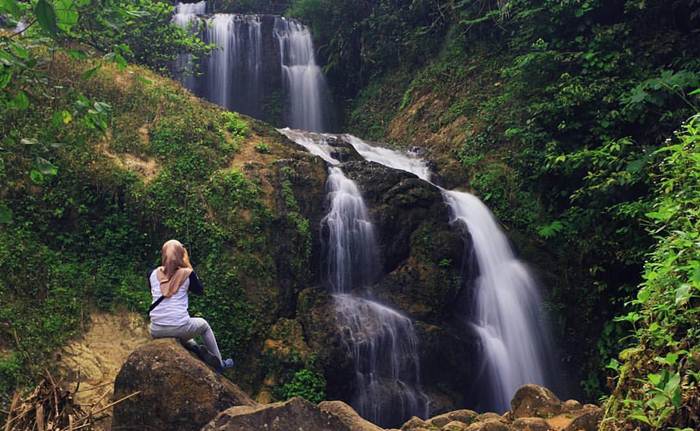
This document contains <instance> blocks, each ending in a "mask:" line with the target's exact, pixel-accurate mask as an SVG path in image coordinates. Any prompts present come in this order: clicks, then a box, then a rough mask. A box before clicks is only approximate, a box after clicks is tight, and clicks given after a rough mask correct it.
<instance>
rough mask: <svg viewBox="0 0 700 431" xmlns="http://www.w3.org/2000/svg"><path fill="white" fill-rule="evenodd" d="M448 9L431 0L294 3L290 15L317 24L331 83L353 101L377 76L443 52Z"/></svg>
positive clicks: (308, 0)
mask: <svg viewBox="0 0 700 431" xmlns="http://www.w3.org/2000/svg"><path fill="white" fill-rule="evenodd" d="M448 9H449V6H448V5H447V2H442V1H438V2H433V1H427V0H411V1H408V0H399V1H396V0H363V1H357V0H342V1H337V0H294V1H293V2H291V6H290V8H289V11H288V12H287V13H288V14H289V15H291V16H294V17H297V18H299V19H301V20H302V21H304V22H306V23H308V24H310V25H311V28H312V30H313V32H314V35H315V36H316V38H317V39H319V40H320V42H321V43H320V46H321V55H322V56H323V57H324V64H325V65H326V71H327V72H328V74H329V77H330V79H331V80H332V81H333V82H334V83H335V86H336V88H337V90H338V91H339V93H341V94H343V95H348V96H353V95H354V94H355V93H356V92H357V90H359V89H360V88H361V87H362V86H364V85H365V84H367V83H368V82H369V79H370V78H372V77H374V76H375V75H377V74H379V73H382V72H385V71H387V70H388V69H389V68H391V67H396V66H398V65H399V64H414V65H420V64H421V63H422V62H423V61H424V59H425V58H428V57H430V55H431V54H432V53H433V52H435V51H437V50H438V48H439V43H440V39H441V35H443V34H444V32H445V31H446V24H447V20H446V15H447V13H448V12H447V11H448Z"/></svg>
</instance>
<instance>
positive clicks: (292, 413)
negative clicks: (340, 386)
mask: <svg viewBox="0 0 700 431" xmlns="http://www.w3.org/2000/svg"><path fill="white" fill-rule="evenodd" d="M259 430H265V431H292V430H293V431H354V430H355V429H354V428H351V427H350V426H348V425H346V424H345V423H343V421H341V420H340V419H339V418H337V417H336V416H334V415H332V414H330V413H328V412H326V411H323V410H321V409H320V408H319V407H318V406H315V405H313V404H311V403H310V402H308V401H306V400H304V399H303V398H298V397H296V398H292V399H290V400H288V401H285V402H279V403H274V404H267V405H262V406H237V407H231V408H230V409H228V410H225V411H223V412H221V413H220V414H219V415H218V416H217V417H216V418H215V419H214V420H212V421H211V422H209V424H207V425H206V426H205V427H204V428H202V431H259Z"/></svg>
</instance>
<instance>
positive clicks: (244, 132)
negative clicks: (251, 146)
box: [222, 111, 250, 137]
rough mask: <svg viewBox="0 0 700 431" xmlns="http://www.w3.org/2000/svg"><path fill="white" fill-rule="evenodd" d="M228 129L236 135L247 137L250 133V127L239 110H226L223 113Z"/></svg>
mask: <svg viewBox="0 0 700 431" xmlns="http://www.w3.org/2000/svg"><path fill="white" fill-rule="evenodd" d="M222 115H223V117H224V121H225V124H224V126H225V127H226V130H228V131H229V132H230V133H231V134H233V135H234V136H239V137H246V136H248V135H249V134H250V127H249V126H248V122H247V121H245V120H244V119H243V118H242V117H241V116H240V114H239V113H237V112H230V111H227V112H224V113H223V114H222Z"/></svg>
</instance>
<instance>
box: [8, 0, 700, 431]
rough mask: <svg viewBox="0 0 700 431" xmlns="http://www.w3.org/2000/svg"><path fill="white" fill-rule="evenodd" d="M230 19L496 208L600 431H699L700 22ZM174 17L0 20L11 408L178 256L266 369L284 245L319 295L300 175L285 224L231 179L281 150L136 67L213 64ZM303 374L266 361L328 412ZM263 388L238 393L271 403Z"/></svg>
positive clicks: (513, 8) (642, 13)
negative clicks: (282, 38) (309, 44)
mask: <svg viewBox="0 0 700 431" xmlns="http://www.w3.org/2000/svg"><path fill="white" fill-rule="evenodd" d="M214 6H215V7H216V8H218V9H228V10H232V11H240V12H251V11H253V12H277V11H280V10H282V9H288V13H289V14H291V15H293V16H296V17H298V18H299V19H301V20H303V21H305V22H306V23H308V24H309V25H310V26H311V27H312V29H313V31H314V34H315V37H316V39H317V40H318V42H319V46H320V52H319V55H320V57H322V60H323V61H324V63H325V65H326V70H327V72H328V75H329V78H330V81H331V83H332V84H333V87H334V90H335V93H336V95H337V96H338V97H337V99H338V100H347V101H348V103H347V105H346V106H345V108H346V118H345V120H346V121H345V123H346V127H347V128H348V129H349V130H351V131H353V132H355V133H357V134H358V135H360V136H363V137H366V138H374V139H382V140H386V141H389V142H392V143H394V144H396V145H404V146H413V145H417V146H419V147H423V148H425V149H426V151H427V155H428V156H429V157H430V158H432V159H433V160H435V162H436V165H437V168H438V171H439V173H440V177H441V179H442V180H443V181H444V182H445V183H446V184H448V185H450V186H463V187H464V186H466V187H469V188H471V189H473V190H475V191H476V193H477V194H478V195H479V196H481V197H482V198H483V199H484V200H485V201H486V202H487V203H488V205H489V206H490V207H491V208H492V209H493V210H494V212H495V213H496V214H497V215H498V217H499V218H500V220H502V222H503V223H504V224H505V225H506V226H507V228H508V229H509V230H510V235H511V237H512V238H513V239H514V242H515V243H516V245H517V246H518V248H519V249H520V250H521V252H522V253H523V254H524V255H525V256H526V257H527V258H528V259H529V260H531V261H533V263H534V264H535V265H536V266H537V267H539V268H542V269H543V273H542V277H543V279H544V281H545V284H546V285H547V286H549V290H550V291H549V295H548V298H549V304H550V307H551V311H552V313H553V315H554V316H555V317H554V319H555V323H556V325H555V327H557V328H559V329H560V333H559V334H558V335H559V338H560V340H561V343H562V345H563V346H564V351H565V352H564V353H565V355H564V360H565V362H566V363H568V364H569V366H570V368H574V369H577V371H579V372H577V378H578V379H579V380H581V386H582V387H583V389H584V390H585V391H586V394H587V396H588V397H589V398H591V399H601V397H602V399H604V400H605V402H606V418H605V421H604V425H603V427H605V428H607V429H624V428H625V427H641V428H644V429H673V428H674V427H675V428H677V429H696V428H698V427H699V426H700V418H699V417H698V413H697V412H698V411H700V350H698V345H700V333H699V332H698V331H699V330H700V329H699V328H698V323H697V322H698V318H699V317H700V316H698V314H700V312H699V310H700V308H699V307H700V303H699V301H700V299H699V298H700V254H699V250H700V233H699V232H700V223H699V220H698V208H700V153H699V152H698V148H697V146H698V140H699V139H700V118H699V117H698V111H699V107H700V97H699V92H698V90H697V89H698V87H700V45H699V44H698V43H697V40H698V37H699V36H700V32H699V29H700V1H698V0H685V1H683V0H671V1H662V0H646V1H641V0H613V1H604V0H565V1H561V0H458V1H452V0H451V1H447V0H445V1H443V0H412V1H406V0H363V1H356V0H292V1H275V0H248V1H239V2H232V1H226V0H217V1H215V2H214ZM171 13H172V6H171V5H170V4H169V3H167V2H161V1H156V0H129V1H117V0H34V1H30V2H23V1H16V0H0V24H1V25H2V27H3V28H5V30H0V119H1V120H2V122H0V140H1V141H0V184H2V186H0V187H1V188H0V227H1V228H2V229H0V261H2V262H3V271H2V273H1V274H0V297H1V298H2V302H1V303H0V395H1V396H2V397H3V399H4V400H5V401H6V400H7V396H8V394H9V393H10V392H11V391H12V390H14V388H15V387H16V386H18V385H19V386H21V385H23V384H28V383H30V382H31V380H32V379H33V378H34V377H35V376H36V375H37V374H38V373H40V372H41V370H42V368H43V367H44V366H45V365H46V364H47V362H49V361H50V357H51V353H52V352H54V351H55V349H56V348H58V347H60V346H61V345H62V344H63V343H64V342H65V341H66V340H67V339H69V338H70V337H71V336H73V335H74V334H75V333H76V332H78V331H80V328H81V323H82V320H83V317H84V316H85V315H87V314H89V312H90V310H91V309H92V308H93V307H101V308H107V309H109V308H114V307H117V306H126V307H131V308H134V309H138V310H143V308H144V307H145V304H146V302H147V301H148V293H147V291H145V289H144V288H143V285H144V280H143V279H144V276H143V274H142V272H143V268H147V267H150V266H152V265H154V264H155V263H156V262H157V258H158V253H157V250H158V247H159V245H160V243H161V242H162V241H163V240H164V239H167V238H169V237H178V238H180V239H182V240H183V241H184V242H185V243H186V244H187V245H188V246H189V248H190V249H191V250H192V252H193V260H194V261H195V264H196V267H197V270H198V271H199V272H200V274H201V276H202V278H203V279H204V280H205V282H206V285H207V288H208V289H211V291H213V292H214V294H213V295H208V296H206V297H204V298H203V299H201V300H200V301H198V302H194V303H193V307H194V309H195V311H196V312H204V311H206V315H207V317H208V318H210V320H211V321H212V323H213V326H214V328H215V330H216V331H217V333H219V334H220V339H221V340H222V341H223V342H222V344H223V346H222V347H223V350H227V351H231V350H236V351H245V350H250V351H252V350H251V345H252V343H253V341H259V340H260V339H261V338H262V337H264V336H265V334H267V329H268V327H269V326H270V325H272V324H273V323H274V321H275V319H277V317H279V315H280V314H284V312H283V310H282V309H283V308H284V306H283V305H279V304H278V305H275V306H274V307H275V308H274V309H273V310H269V309H265V308H264V307H266V306H267V304H268V303H270V302H269V299H270V298H269V297H268V296H266V295H268V294H269V293H270V292H272V291H274V289H271V288H270V286H273V285H274V284H275V283H276V282H277V281H278V277H279V274H277V273H276V272H275V270H274V269H273V268H279V266H280V265H279V263H278V262H275V261H274V255H275V253H276V250H278V249H277V247H280V244H279V243H278V242H279V241H278V240H279V238H281V237H284V236H288V237H289V244H293V246H292V247H295V248H294V249H293V250H286V253H285V254H287V255H292V256H298V258H297V259H294V260H293V261H292V262H286V263H285V264H286V265H288V266H289V267H290V268H293V271H290V272H293V273H295V274H301V278H302V279H303V277H304V276H307V275H308V274H306V272H307V271H308V267H307V265H306V263H307V259H308V258H309V255H310V250H309V247H310V245H309V235H310V234H309V223H308V220H306V219H304V218H303V217H302V216H300V215H299V205H298V203H297V202H296V200H295V196H294V193H293V192H292V186H291V183H290V181H291V178H293V177H294V175H296V174H295V172H294V171H293V170H292V169H289V168H283V169H281V170H279V172H277V173H276V174H275V175H276V176H277V179H278V180H279V182H280V183H279V184H278V186H279V187H278V189H279V190H281V193H282V196H281V197H280V199H281V202H282V203H279V202H276V201H275V202H276V203H275V204H272V203H271V201H273V200H274V199H276V198H274V197H272V196H270V194H269V193H268V192H266V191H265V187H264V183H265V180H264V179H262V176H256V175H253V174H251V173H250V172H247V171H244V170H243V169H242V167H241V166H240V165H237V164H236V163H235V162H234V161H232V160H235V156H236V154H238V153H239V152H240V151H242V150H241V149H242V148H249V149H250V148H253V150H252V151H253V152H254V153H255V154H257V155H258V157H260V158H261V160H262V161H263V164H265V163H267V164H272V161H274V160H277V159H278V158H279V157H280V156H281V155H282V154H283V151H282V150H281V149H280V148H279V145H277V144H276V143H275V142H273V141H271V140H269V139H268V138H267V137H266V132H265V129H264V127H263V126H260V125H256V124H255V123H253V122H250V121H248V120H246V119H242V118H240V117H239V116H237V115H235V114H231V113H222V112H221V111H219V110H216V109H214V108H212V107H209V106H207V105H204V104H202V103H200V102H196V101H193V100H192V99H191V98H190V96H189V95H187V94H186V93H185V92H183V91H182V90H181V89H179V87H178V86H177V85H176V84H174V83H171V82H169V81H164V80H162V79H161V78H160V77H159V76H157V75H156V74H154V73H153V72H151V71H147V70H146V69H142V68H136V67H128V66H127V63H140V64H142V65H144V66H146V67H148V68H150V69H151V70H152V71H155V72H159V73H161V74H168V73H170V67H171V65H172V63H173V60H174V59H175V58H176V56H177V55H178V54H179V53H184V52H188V53H191V54H193V55H195V56H200V55H206V53H207V52H208V51H209V50H210V49H211V48H210V47H207V46H205V45H204V44H203V43H202V42H201V41H200V40H198V39H197V38H196V37H193V36H191V35H190V34H188V33H187V32H186V31H184V30H182V29H178V28H176V27H174V26H172V25H171V24H170V14H171ZM20 21H21V22H22V23H23V24H22V25H20V26H19V27H17V28H15V24H17V23H18V22H20ZM146 41H147V42H146ZM192 125H196V126H197V127H191V126H192ZM263 176H264V175H263ZM156 202H157V203H159V204H156ZM163 203H164V204H163ZM280 205H281V206H282V207H284V211H283V212H282V213H280V211H279V208H280ZM275 232H276V233H275ZM280 232H283V234H280ZM95 256H99V259H95ZM305 268H306V269H305ZM253 280H255V281H253ZM302 281H303V280H301V279H300V280H295V281H294V283H297V284H299V285H301V284H303V283H302ZM222 296H225V297H227V298H231V300H230V301H225V302H224V301H218V300H216V298H217V297H222ZM272 302H274V301H272ZM260 310H264V312H261V311H260ZM275 328H277V329H275ZM275 331H278V332H279V334H278V336H279V338H280V339H284V338H289V337H290V334H292V333H296V332H295V331H297V330H296V329H294V326H293V325H292V324H288V323H284V322H283V324H278V325H277V326H276V327H273V330H272V331H271V332H272V333H273V334H274V332H275ZM297 332H298V331H297ZM272 338H273V339H274V336H273V337H272ZM256 353H257V352H256ZM301 357H302V355H300V354H299V352H296V351H293V352H292V353H291V354H290V356H289V358H285V359H280V357H278V356H275V353H274V351H272V350H270V351H267V352H266V353H265V355H264V357H263V358H262V359H261V361H263V365H262V368H265V369H266V371H270V373H272V374H275V376H276V377H277V379H276V381H275V384H276V387H275V388H274V390H273V394H274V396H275V397H277V398H285V397H288V396H292V395H302V396H305V397H307V398H309V399H311V400H314V401H316V400H319V399H321V398H322V397H323V392H324V385H325V382H324V380H323V377H322V376H321V375H319V374H318V372H317V370H316V369H315V363H314V358H313V357H309V358H306V357H304V358H303V359H302V358H301ZM246 367H249V368H246ZM256 367H261V365H260V364H256V365H255V367H254V366H253V365H251V364H247V365H246V364H245V363H244V365H243V369H242V371H241V379H242V380H243V381H244V380H245V379H246V378H248V379H261V378H262V377H263V376H261V375H259V374H256V373H260V372H261V371H260V370H259V369H257V368H256ZM610 394H611V395H610Z"/></svg>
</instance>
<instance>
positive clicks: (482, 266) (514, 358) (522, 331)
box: [285, 131, 552, 412]
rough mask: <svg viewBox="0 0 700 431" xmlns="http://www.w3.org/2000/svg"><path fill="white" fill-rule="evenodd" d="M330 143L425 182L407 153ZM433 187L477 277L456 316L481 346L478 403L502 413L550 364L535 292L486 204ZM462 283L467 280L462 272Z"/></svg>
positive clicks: (421, 163) (300, 135)
mask: <svg viewBox="0 0 700 431" xmlns="http://www.w3.org/2000/svg"><path fill="white" fill-rule="evenodd" d="M285 134H287V135H288V136H290V137H291V139H292V140H295V142H297V143H299V144H300V145H304V146H305V147H307V148H308V142H309V141H313V138H312V135H310V134H307V133H305V132H301V131H287V132H285ZM326 136H331V135H326ZM294 137H296V139H295V138H294ZM334 139H343V140H345V141H346V142H348V143H350V144H351V145H352V146H353V147H354V148H355V150H357V152H358V153H359V154H360V155H361V156H362V157H363V158H365V159H366V160H368V161H371V162H375V163H380V164H382V165H385V166H388V167H390V168H393V169H399V170H403V171H406V172H410V173H413V174H415V175H416V176H418V177H419V178H421V179H423V180H425V181H428V182H430V177H431V172H430V169H429V167H428V164H427V163H426V161H425V160H423V159H421V158H420V157H419V156H418V155H416V154H414V153H404V152H399V151H395V150H391V149H388V148H383V147H380V146H377V145H372V144H370V143H368V142H365V141H363V140H361V139H359V138H357V137H355V136H352V135H347V134H346V135H335V136H334ZM322 151H325V152H326V153H327V154H330V153H328V151H329V148H328V147H326V148H324V147H322V146H317V147H316V148H314V149H313V150H311V152H312V153H314V154H318V153H319V152H322ZM336 162H337V161H336ZM436 187H439V186H436ZM439 188H440V190H441V192H442V195H443V198H444V200H445V203H446V205H447V206H448V207H449V208H450V214H451V220H450V222H451V223H452V224H454V225H456V226H458V227H459V228H460V229H461V230H462V232H463V234H464V235H465V236H468V238H466V239H467V241H466V242H468V243H469V242H471V244H472V249H473V250H472V253H473V255H474V256H475V258H476V266H477V268H476V270H477V271H478V275H477V277H476V278H475V280H474V282H473V286H471V287H472V288H473V289H474V290H475V295H474V297H475V300H474V301H473V303H468V304H465V305H464V307H463V309H462V310H461V316H460V317H461V318H463V319H464V320H465V322H467V323H468V324H469V325H470V326H471V327H472V328H473V330H474V332H475V333H476V334H477V335H478V337H479V339H480V341H481V343H480V344H481V348H482V349H481V359H482V363H483V365H484V368H485V373H486V376H484V377H485V378H484V379H483V382H484V384H483V386H485V387H488V390H484V391H482V394H481V397H482V400H481V405H482V406H483V407H485V408H487V409H489V410H496V411H501V412H503V411H506V410H508V409H509V408H510V404H509V402H510V399H511V398H512V397H513V395H514V394H515V391H516V390H517V389H518V388H519V387H520V386H522V385H524V384H527V383H536V384H541V385H545V384H547V383H548V381H547V377H548V373H547V372H546V368H545V367H546V366H547V365H546V364H548V363H551V360H550V357H551V355H552V348H551V344H550V336H549V330H548V328H547V326H546V325H545V324H544V322H545V320H546V319H545V312H544V310H543V306H542V300H541V296H540V293H539V288H538V286H537V283H536V281H535V279H534V277H533V276H532V274H531V272H530V270H529V269H528V268H527V266H526V265H525V264H524V263H523V262H522V261H520V260H519V259H518V258H517V257H516V256H515V254H514V253H513V251H512V249H511V247H510V244H509V242H508V238H507V237H506V235H505V234H504V233H503V231H502V229H501V228H500V226H499V224H498V221H497V220H496V218H495V217H494V216H493V214H492V213H491V212H490V211H489V209H488V208H487V207H486V205H484V203H483V202H481V200H479V198H477V197H476V196H474V195H472V194H470V193H467V192H462V191H456V190H452V191H451V190H445V189H443V188H441V187H439ZM469 240H470V241H469ZM469 269H473V268H469ZM463 278H464V279H468V278H470V277H467V274H465V276H464V277H463Z"/></svg>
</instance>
